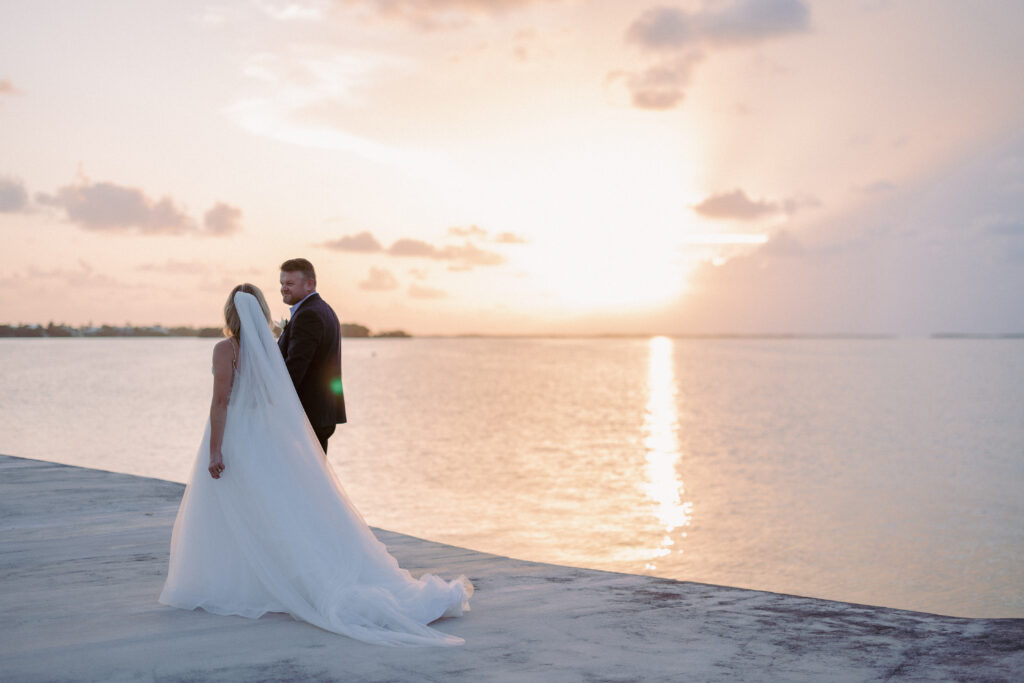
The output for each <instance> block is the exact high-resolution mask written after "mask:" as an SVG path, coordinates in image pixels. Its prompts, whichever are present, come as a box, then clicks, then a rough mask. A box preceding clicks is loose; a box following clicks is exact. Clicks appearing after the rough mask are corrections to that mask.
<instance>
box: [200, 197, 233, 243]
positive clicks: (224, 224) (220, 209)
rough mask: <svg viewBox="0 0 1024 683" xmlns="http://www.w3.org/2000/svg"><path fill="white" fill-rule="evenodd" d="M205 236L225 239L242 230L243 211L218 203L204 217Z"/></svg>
mask: <svg viewBox="0 0 1024 683" xmlns="http://www.w3.org/2000/svg"><path fill="white" fill-rule="evenodd" d="M203 226H204V227H205V228H206V230H205V231H204V232H203V234H204V235H210V236H215V237H224V236H226V235H233V234H235V233H236V232H241V230H242V210H241V209H239V208H236V207H234V206H229V205H228V204H225V203H223V202H218V203H217V204H216V205H215V206H214V207H213V208H211V209H210V210H209V211H207V212H206V214H205V215H204V216H203Z"/></svg>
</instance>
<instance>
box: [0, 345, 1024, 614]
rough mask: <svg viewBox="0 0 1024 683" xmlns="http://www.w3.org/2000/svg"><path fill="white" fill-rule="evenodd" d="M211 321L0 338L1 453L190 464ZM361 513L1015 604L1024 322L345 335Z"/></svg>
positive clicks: (347, 452)
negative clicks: (826, 335) (814, 333)
mask: <svg viewBox="0 0 1024 683" xmlns="http://www.w3.org/2000/svg"><path fill="white" fill-rule="evenodd" d="M213 343H214V342H213V340H199V339H42V340H36V339H28V340H14V339H5V340H0V378H2V391H0V452H3V453H6V454H10V455H18V456H24V457H30V458H42V459H47V460H54V461H57V462H64V463H69V464H75V465H82V466H87V467H96V468H101V469H108V470H115V471H119V472H129V473H133V474H142V475H147V476H154V477H161V478H164V479H171V480H176V481H184V479H185V477H186V476H187V473H188V472H189V470H190V465H191V462H192V460H193V458H195V457H196V450H197V447H198V444H199V440H200V438H201V436H202V432H203V428H204V424H205V420H206V416H207V411H208V405H209V396H210V386H211V375H210V354H211V351H212V346H213ZM343 356H344V373H345V391H346V397H347V404H348V412H349V424H347V425H344V426H342V427H340V428H339V431H338V433H337V434H336V435H335V436H334V437H333V438H332V439H331V447H330V452H329V458H330V461H331V463H332V465H333V466H334V468H335V470H336V472H337V473H338V475H339V477H340V479H341V480H342V482H343V484H344V485H345V487H346V490H347V492H348V494H349V495H350V496H351V497H352V499H353V500H354V502H355V504H356V505H357V507H358V508H359V509H360V510H361V511H362V512H363V514H364V516H365V517H366V518H367V520H368V521H369V522H370V523H371V524H373V525H375V526H381V527H384V528H388V529H394V530H396V531H401V532H404V533H409V534H413V535H416V536H420V537H425V538H430V539H433V540H438V541H443V542H447V543H452V544H456V545H461V546H467V547H470V548H475V549H478V550H483V551H488V552H494V553H499V554H503V555H510V556H513V557H519V558H524V559H531V560H539V561H546V562H555V563H560V564H568V565H577V566H584V567H592V568H599V569H609V570H615V571H625V572H634V573H646V574H652V575H658V576H665V577H670V578H676V579H682V580H689V581H699V582H706V583H715V584H725V585H732V586H741V587H746V588H755V589H761V590H770V591H777V592H783V593H794V594H798V595H808V596H816V597H823V598H829V599H835V600H844V601H851V602H858V603H866V604H872V605H886V606H890V607H898V608H904V609H913V610H920V611H927V612H936V613H941V614H950V615H958V616H971V617H1024V524H1022V522H1021V520H1022V519H1024V341H1021V340H1013V339H1005V340H978V339H944V340H928V339H879V340H863V339H856V340H852V339H778V340H761V339H669V338H663V337H658V338H654V339H519V338H516V339H493V338H488V339H478V338H469V339H430V338H425V339H408V340H403V339H351V340H346V342H345V346H344V351H343Z"/></svg>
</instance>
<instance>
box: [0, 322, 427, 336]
mask: <svg viewBox="0 0 1024 683" xmlns="http://www.w3.org/2000/svg"><path fill="white" fill-rule="evenodd" d="M280 324H281V325H287V324H288V321H284V322H282V323H280ZM341 335H342V336H343V337H345V338H347V339H353V338H360V337H374V338H382V337H387V338H406V337H410V336H412V335H410V334H409V333H408V332H405V331H404V330H386V331H383V332H376V333H372V332H370V328H368V327H366V326H364V325H359V324H358V323H342V325H341ZM223 336H224V328H223V327H191V326H187V325H181V326H177V327H165V326H163V325H143V326H139V325H122V326H115V325H106V324H104V325H100V326H98V327H97V326H95V325H91V324H90V325H87V326H84V327H72V326H71V325H65V324H63V323H61V324H60V325H55V324H53V323H52V322H51V323H49V324H48V325H46V326H45V327H44V326H43V325H39V324H35V325H25V324H20V323H19V324H18V325H17V326H15V325H12V324H10V323H4V324H0V338H13V339H60V338H65V339H66V338H76V339H93V338H100V339H136V338H142V339H153V338H158V339H159V338H169V337H181V338H186V339H187V338H204V339H219V338H222V337H223Z"/></svg>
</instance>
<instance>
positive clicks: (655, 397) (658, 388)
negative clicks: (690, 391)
mask: <svg viewBox="0 0 1024 683" xmlns="http://www.w3.org/2000/svg"><path fill="white" fill-rule="evenodd" d="M674 350H675V344H674V343H673V341H672V340H671V339H669V338H667V337H654V338H653V339H651V342H650V361H649V366H648V373H647V386H648V399H647V413H646V415H645V416H644V447H645V448H646V449H647V465H646V468H645V470H646V475H647V480H646V481H645V482H644V485H643V490H644V493H645V494H646V495H647V497H648V498H650V499H651V500H652V501H653V502H654V504H655V511H654V514H655V516H656V517H657V519H658V522H659V523H661V525H662V526H663V527H664V529H665V536H664V538H662V540H661V544H660V545H659V546H658V547H657V548H653V549H651V550H650V557H651V561H650V562H648V563H647V564H646V566H645V568H646V569H651V570H653V569H657V565H656V564H655V563H654V559H656V558H658V557H664V556H665V555H668V554H670V553H671V552H672V546H674V545H675V541H674V540H673V538H672V532H673V531H675V530H676V529H679V528H681V527H685V526H688V525H689V524H690V514H691V512H692V507H693V505H692V503H688V502H684V501H683V482H682V480H681V479H680V478H679V474H678V472H677V465H678V464H679V461H680V457H681V454H680V449H679V435H678V430H679V420H678V417H677V412H676V391H677V390H676V376H675V366H674V361H673V356H674ZM680 535H681V536H684V537H685V536H686V534H685V533H681V534H680ZM678 552H682V550H679V551H678Z"/></svg>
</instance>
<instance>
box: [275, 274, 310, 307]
mask: <svg viewBox="0 0 1024 683" xmlns="http://www.w3.org/2000/svg"><path fill="white" fill-rule="evenodd" d="M315 288H316V285H315V283H314V282H313V281H312V280H308V279H306V278H305V277H304V276H303V275H302V272H301V271H296V272H291V271H287V270H282V271H281V298H282V299H284V302H285V303H286V304H288V305H289V306H294V305H295V304H297V303H299V302H300V301H302V300H303V299H305V298H306V296H307V295H308V294H310V293H311V292H312V291H313V290H314V289H315Z"/></svg>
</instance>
